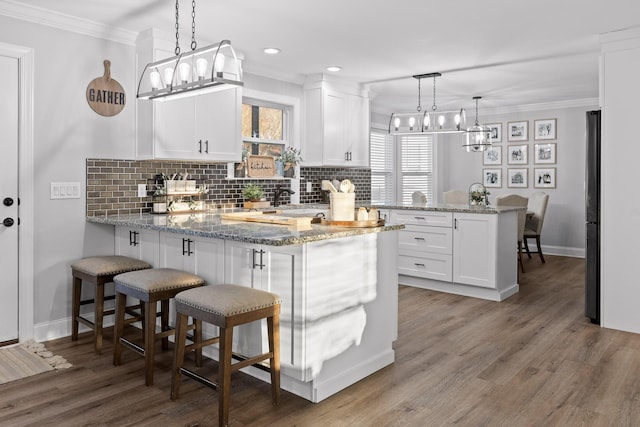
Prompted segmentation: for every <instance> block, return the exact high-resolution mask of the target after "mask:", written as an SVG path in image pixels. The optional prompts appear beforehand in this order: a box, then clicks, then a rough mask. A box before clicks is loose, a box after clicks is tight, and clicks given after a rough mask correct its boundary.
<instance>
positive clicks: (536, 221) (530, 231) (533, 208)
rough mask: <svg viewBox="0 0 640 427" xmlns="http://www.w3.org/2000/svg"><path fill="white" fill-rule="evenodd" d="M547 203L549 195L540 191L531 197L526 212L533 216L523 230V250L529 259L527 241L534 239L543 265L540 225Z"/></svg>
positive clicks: (529, 253)
mask: <svg viewBox="0 0 640 427" xmlns="http://www.w3.org/2000/svg"><path fill="white" fill-rule="evenodd" d="M548 203H549V195H548V194H546V193H544V192H542V191H538V192H536V193H533V194H532V195H531V197H530V198H529V205H528V206H527V210H528V211H530V212H533V215H532V216H531V217H530V218H529V219H528V220H527V222H526V224H525V228H524V248H525V250H526V251H527V255H528V256H529V258H531V251H529V245H528V244H527V239H536V245H537V246H538V255H540V260H541V261H542V262H543V263H544V262H545V261H544V255H542V248H541V246H540V233H541V232H542V224H543V223H544V216H545V214H546V212H547V204H548ZM534 253H535V252H534Z"/></svg>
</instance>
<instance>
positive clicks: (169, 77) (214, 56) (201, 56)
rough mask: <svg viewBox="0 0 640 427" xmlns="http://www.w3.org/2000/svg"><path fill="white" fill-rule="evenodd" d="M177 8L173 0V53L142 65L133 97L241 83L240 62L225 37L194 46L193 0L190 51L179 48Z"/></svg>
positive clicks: (168, 96) (181, 94) (158, 97)
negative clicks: (135, 93)
mask: <svg viewBox="0 0 640 427" xmlns="http://www.w3.org/2000/svg"><path fill="white" fill-rule="evenodd" d="M178 9H179V0H176V25H175V27H176V48H175V56H173V57H170V58H166V59H163V60H160V61H157V62H152V63H149V64H147V65H146V66H145V67H144V70H143V71H142V75H141V76H140V81H139V82H138V91H137V98H138V99H149V100H153V101H166V100H172V99H180V98H186V97H189V96H196V95H202V94H205V93H210V92H217V91H221V90H225V89H233V88H236V87H239V86H243V85H244V84H243V82H242V66H241V64H240V61H239V60H238V57H237V56H236V52H235V50H234V49H233V47H232V46H231V42H230V41H229V40H223V41H221V42H220V43H217V44H212V45H209V46H205V47H202V48H200V49H197V43H196V2H195V0H192V13H191V18H192V21H191V51H189V52H184V53H181V52H180V44H179V37H180V35H179V22H178V17H179V13H178V12H179V10H178ZM227 58H229V60H227Z"/></svg>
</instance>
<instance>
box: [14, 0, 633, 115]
mask: <svg viewBox="0 0 640 427" xmlns="http://www.w3.org/2000/svg"><path fill="white" fill-rule="evenodd" d="M7 2H9V3H14V4H25V5H32V6H35V7H38V8H43V9H49V10H53V11H55V12H60V13H64V14H68V15H72V16H75V17H79V18H82V19H86V20H91V21H96V22H99V23H103V24H105V25H107V26H110V27H114V28H119V29H126V30H129V31H133V32H140V31H144V30H146V29H149V28H152V27H153V28H157V29H160V30H166V31H167V32H172V31H173V30H174V25H175V1H174V0H135V1H132V0H82V1H77V0H8V1H7ZM480 6H482V7H480ZM639 12H640V2H638V0H607V1H603V0H561V1H558V0H537V1H535V2H531V1H525V0H484V1H482V2H480V1H477V0H458V1H439V2H434V1H430V0H394V1H384V2H383V1H381V0H323V1H308V0H307V1H302V0H271V1H268V0H207V1H202V0H201V1H198V2H196V36H197V38H198V39H202V40H207V41H209V42H217V41H219V40H222V39H229V40H231V42H232V44H233V46H234V47H235V49H236V50H238V51H239V52H242V53H243V55H244V57H245V61H244V69H245V72H249V73H252V74H261V75H265V76H269V77H276V78H279V79H281V80H287V81H293V82H297V83H301V82H302V81H303V80H304V77H305V76H306V75H310V74H317V73H322V72H325V71H324V69H325V67H326V66H329V65H339V66H341V67H342V71H340V72H339V73H338V75H339V76H340V77H341V78H344V79H347V80H351V81H356V82H359V83H365V84H369V88H370V91H371V98H372V100H373V105H374V109H375V110H376V111H380V112H390V111H395V110H397V111H401V110H402V111H412V110H414V109H415V108H416V106H417V102H418V87H417V80H415V79H413V78H411V76H412V75H414V74H423V73H431V72H440V73H442V76H441V77H439V78H438V79H437V81H436V84H437V86H436V95H437V99H436V101H437V106H438V109H439V110H446V109H451V108H455V107H460V106H463V107H465V108H473V101H472V99H471V98H472V97H473V96H475V95H479V96H483V99H482V101H481V104H480V108H481V109H482V108H485V107H486V108H503V107H504V108H507V107H513V106H522V105H529V104H539V103H561V102H566V101H575V100H584V99H593V98H597V97H598V55H599V51H600V46H599V37H598V36H599V34H602V33H606V32H611V31H617V30H622V29H627V28H631V27H637V26H640V13H639ZM180 26H181V29H184V30H185V31H184V32H182V31H181V41H182V46H181V47H182V49H183V50H186V49H188V48H189V47H188V44H189V40H190V30H191V2H189V1H185V0H182V1H181V2H180ZM268 46H269V47H272V46H274V47H278V48H280V49H282V52H281V53H280V54H278V55H275V56H268V55H265V54H264V53H263V52H262V49H263V48H265V47H268ZM432 104H433V80H432V79H428V80H423V81H422V105H423V107H424V108H427V109H429V108H431V105H432Z"/></svg>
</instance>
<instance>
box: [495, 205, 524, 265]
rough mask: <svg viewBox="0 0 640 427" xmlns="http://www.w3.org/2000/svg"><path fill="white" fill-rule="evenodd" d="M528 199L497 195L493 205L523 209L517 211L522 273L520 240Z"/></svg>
mask: <svg viewBox="0 0 640 427" xmlns="http://www.w3.org/2000/svg"><path fill="white" fill-rule="evenodd" d="M528 202H529V199H528V198H527V197H522V196H519V195H517V194H506V195H504V196H497V197H496V199H495V205H496V206H498V207H500V206H516V207H522V208H525V209H522V210H519V211H518V263H519V264H520V269H521V270H522V272H523V273H524V263H523V262H522V242H523V240H524V226H525V222H526V220H527V210H526V208H527V206H528Z"/></svg>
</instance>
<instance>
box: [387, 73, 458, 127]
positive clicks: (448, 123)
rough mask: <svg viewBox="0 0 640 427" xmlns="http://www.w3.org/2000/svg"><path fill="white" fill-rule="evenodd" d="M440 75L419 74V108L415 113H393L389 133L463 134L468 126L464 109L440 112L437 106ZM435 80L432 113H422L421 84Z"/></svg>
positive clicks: (417, 77)
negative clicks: (426, 80) (428, 80)
mask: <svg viewBox="0 0 640 427" xmlns="http://www.w3.org/2000/svg"><path fill="white" fill-rule="evenodd" d="M441 75H442V74H440V73H428V74H417V75H415V76H413V78H414V79H417V80H418V107H417V108H416V111H415V112H413V113H393V114H391V118H390V119H389V133H390V134H394V135H412V134H435V133H463V132H465V126H466V120H467V118H466V115H465V111H464V108H461V109H460V110H456V111H444V112H440V111H437V110H438V106H437V105H436V77H440V76H441ZM429 77H432V78H433V105H432V106H431V111H430V112H429V111H422V106H421V93H420V91H421V88H420V82H421V80H422V79H424V78H429Z"/></svg>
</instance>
